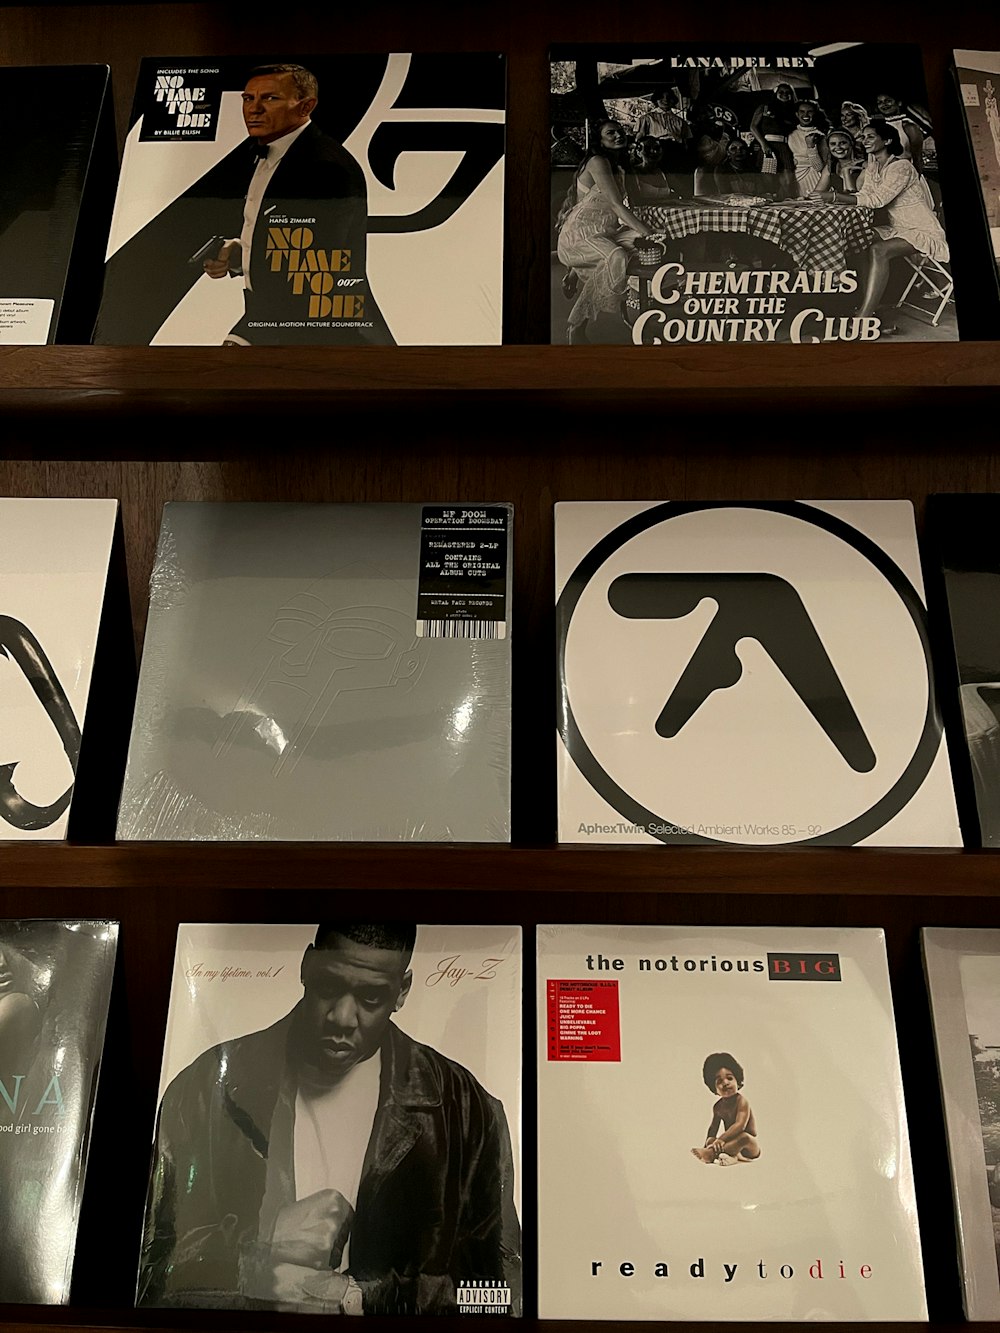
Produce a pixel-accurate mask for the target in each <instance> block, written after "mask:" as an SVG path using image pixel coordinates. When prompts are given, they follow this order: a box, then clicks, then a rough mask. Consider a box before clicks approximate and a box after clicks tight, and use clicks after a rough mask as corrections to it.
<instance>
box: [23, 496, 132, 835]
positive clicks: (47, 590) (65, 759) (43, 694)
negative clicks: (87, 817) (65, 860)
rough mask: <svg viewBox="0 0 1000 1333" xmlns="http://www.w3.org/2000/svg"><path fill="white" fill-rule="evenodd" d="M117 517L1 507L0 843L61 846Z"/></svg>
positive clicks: (70, 503)
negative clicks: (0, 739) (52, 842)
mask: <svg viewBox="0 0 1000 1333" xmlns="http://www.w3.org/2000/svg"><path fill="white" fill-rule="evenodd" d="M117 516H118V501H117V500H37V499H0V577H2V581H3V615H2V616H0V725H2V732H0V734H2V736H3V752H2V754H0V840H5V839H29V840H31V839H34V840H45V839H49V840H52V839H59V838H65V836H66V827H67V823H68V819H69V807H70V801H71V800H72V796H73V784H74V781H75V776H76V767H77V760H78V758H79V753H80V744H81V740H82V733H83V728H84V721H85V718H86V713H87V700H88V696H89V693H90V683H91V677H92V674H93V667H94V653H95V650H96V647H97V638H98V631H99V629H100V625H101V615H102V612H103V608H104V602H105V590H106V586H107V579H108V562H109V559H110V556H111V548H112V542H113V539H114V533H115V523H116V520H117Z"/></svg>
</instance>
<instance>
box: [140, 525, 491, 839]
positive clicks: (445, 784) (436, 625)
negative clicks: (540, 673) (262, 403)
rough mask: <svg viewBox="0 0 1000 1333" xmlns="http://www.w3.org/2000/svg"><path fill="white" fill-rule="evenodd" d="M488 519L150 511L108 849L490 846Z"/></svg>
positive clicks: (489, 551) (489, 571) (489, 574)
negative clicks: (235, 842)
mask: <svg viewBox="0 0 1000 1333" xmlns="http://www.w3.org/2000/svg"><path fill="white" fill-rule="evenodd" d="M512 517H513V511H512V509H511V506H510V505H506V504H483V505H472V504H453V505H440V504H428V505H420V504H239V503H233V504H213V503H193V504H183V503H181V504H169V505H167V506H166V507H165V509H164V515H163V523H162V526H161V529H160V541H159V547H158V550H157V555H156V562H155V565H154V569H153V574H152V578H151V580H150V610H149V622H148V625H147V628H146V640H145V645H144V647H143V654H142V667H141V670H140V674H139V690H138V698H137V701H136V710H135V717H134V720H133V727H132V738H131V743H130V745H129V754H128V765H127V769H126V774H125V783H124V789H123V793H122V799H121V804H120V806H119V814H118V837H119V838H122V839H153V840H163V839H166V840H169V839H174V838H202V839H215V840H223V841H227V840H230V839H241V838H245V839H258V838H259V839H279V840H291V841H305V840H310V839H319V840H325V839H348V840H353V841H374V842H393V841H408V840H418V841H425V842H426V841H431V842H504V841H507V840H509V838H510V638H509V635H508V629H509V626H510V579H511V568H510V563H509V561H508V542H509V540H510V536H511V521H512Z"/></svg>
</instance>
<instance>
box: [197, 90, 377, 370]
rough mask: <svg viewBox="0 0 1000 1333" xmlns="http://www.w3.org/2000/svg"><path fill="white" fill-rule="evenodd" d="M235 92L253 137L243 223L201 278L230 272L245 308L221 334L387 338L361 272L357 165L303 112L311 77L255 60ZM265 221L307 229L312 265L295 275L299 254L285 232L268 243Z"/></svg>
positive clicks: (363, 233) (254, 339)
mask: <svg viewBox="0 0 1000 1333" xmlns="http://www.w3.org/2000/svg"><path fill="white" fill-rule="evenodd" d="M242 96H243V120H244V123H245V125H246V127H247V133H248V134H249V136H250V140H251V143H252V145H253V153H252V154H251V155H250V160H249V163H248V169H249V170H250V180H249V184H248V187H247V192H246V197H245V199H244V201H243V209H242V219H240V220H241V223H242V225H241V226H240V228H239V231H238V233H237V231H236V228H235V226H234V227H233V228H232V230H231V232H230V233H229V239H227V240H226V241H225V242H224V244H223V245H222V247H221V249H220V250H219V251H218V253H217V254H216V255H214V256H211V257H209V258H207V259H206V260H205V261H204V270H205V272H206V273H207V274H208V275H209V277H211V278H229V277H234V278H237V279H239V280H240V281H242V283H243V285H244V291H245V300H246V311H245V314H244V316H243V318H242V319H241V320H240V321H239V323H238V324H237V325H236V326H235V328H234V329H233V330H232V332H231V333H230V334H229V337H228V338H226V339H225V340H224V341H225V343H226V344H227V345H231V346H232V345H237V346H238V345H244V346H245V345H247V344H248V343H249V344H252V343H273V342H280V343H288V342H291V343H299V342H310V343H315V342H319V343H335V344H342V343H365V342H370V341H373V342H391V341H392V338H391V336H389V335H388V330H387V329H385V327H384V325H383V324H382V321H381V317H380V316H379V315H378V312H377V311H376V310H375V303H374V300H373V298H372V295H371V292H370V291H369V288H368V281H367V276H366V272H365V263H366V242H367V229H368V204H367V193H366V188H365V178H364V173H363V172H362V170H361V168H360V167H359V166H358V164H357V162H355V160H354V158H353V157H351V155H350V153H348V152H347V151H346V149H344V148H343V147H342V146H341V145H340V144H338V143H337V142H336V141H335V140H333V139H331V138H330V136H329V135H327V134H324V133H323V132H322V130H320V129H319V128H318V127H317V126H316V125H314V124H313V122H312V120H311V119H310V117H311V115H312V112H313V111H314V110H315V108H316V105H317V103H318V101H319V88H318V85H317V82H316V78H315V76H314V75H313V74H312V73H311V72H310V71H309V70H307V69H305V68H304V67H303V66H302V65H293V64H275V65H262V66H260V67H259V68H258V69H256V70H254V71H253V72H252V73H251V75H250V78H249V79H248V80H247V83H246V87H245V88H244V90H243V94H242ZM236 220H237V219H236V214H235V211H234V214H233V221H234V222H235V221H236ZM271 228H277V229H280V230H281V231H282V232H285V233H292V234H294V232H295V230H296V229H302V230H308V232H309V233H311V235H312V238H313V240H312V245H311V246H310V245H306V246H304V247H303V249H304V250H306V251H310V252H311V253H312V254H313V255H317V256H322V258H321V259H320V261H319V262H320V267H319V269H318V270H308V269H307V271H306V272H305V273H301V272H299V273H298V282H296V272H297V271H296V270H294V268H293V266H294V265H295V264H296V263H297V262H301V261H299V259H298V256H296V257H295V258H292V257H291V256H292V255H294V253H295V252H294V249H291V248H290V247H288V246H287V236H286V238H285V240H286V248H281V247H275V246H273V245H271V244H269V240H273V239H274V233H273V232H272V231H271ZM300 234H301V233H300ZM324 261H325V262H326V263H327V264H329V265H330V267H331V268H333V269H334V271H333V272H330V271H329V270H328V269H326V268H324V266H323V265H324ZM335 265H340V267H339V268H335V267H334V266H335ZM290 269H292V271H290ZM317 311H318V312H319V314H316V313H315V312H317ZM316 319H326V320H329V321H330V327H329V328H323V329H322V330H320V329H318V328H317V327H316V324H315V322H314V321H315V320H316ZM376 327H377V328H378V330H379V332H378V334H376V333H375V329H376ZM317 334H318V335H319V336H318V337H317Z"/></svg>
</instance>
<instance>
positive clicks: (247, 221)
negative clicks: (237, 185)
mask: <svg viewBox="0 0 1000 1333" xmlns="http://www.w3.org/2000/svg"><path fill="white" fill-rule="evenodd" d="M310 124H312V122H311V121H308V120H307V121H306V122H305V125H299V126H298V128H297V129H294V130H291V131H290V132H289V133H288V134H283V135H282V136H281V138H280V139H275V141H274V142H273V143H269V144H268V145H267V156H266V157H261V158H258V159H257V165H256V167H254V172H253V175H252V176H251V178H250V188H249V189H248V190H247V198H246V203H245V204H244V206H243V230H242V231H241V232H240V254H241V256H242V264H241V267H242V269H243V285H244V287H246V289H247V291H248V292H250V291H253V285H252V284H251V281H250V247H251V243H252V242H253V229H254V227H255V226H256V225H257V214H258V213H259V212H260V205H261V201H262V200H263V198H264V192H265V191H266V190H267V187H268V185H270V183H271V177H272V176H273V175H274V172H275V168H276V167H277V166H278V164H279V163H280V161H281V159H282V158H283V157H284V156H285V154H286V153H287V152H288V150H289V148H291V146H292V144H293V143H294V142H295V140H296V139H297V138H298V137H299V135H300V134H301V133H302V131H303V130H304V129H305V128H306V125H310Z"/></svg>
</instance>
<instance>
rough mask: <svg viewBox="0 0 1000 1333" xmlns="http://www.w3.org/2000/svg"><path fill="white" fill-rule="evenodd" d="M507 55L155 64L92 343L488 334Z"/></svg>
mask: <svg viewBox="0 0 1000 1333" xmlns="http://www.w3.org/2000/svg"><path fill="white" fill-rule="evenodd" d="M505 96H506V79H505V61H504V57H503V56H501V55H499V54H495V53H485V54H476V53H456V54H452V55H432V54H420V55H415V54H408V53H393V54H388V55H387V54H381V55H345V54H340V55H336V56H333V55H329V56H303V57H301V58H299V57H295V56H289V55H287V54H284V55H282V54H274V53H272V54H270V55H266V56H260V57H245V58H244V57H232V56H227V57H216V58H212V59H207V58H189V57H177V58H168V57H163V58H152V57H150V58H147V59H145V60H143V61H142V64H141V66H140V73H139V79H138V83H137V86H136V93H135V101H134V104H133V111H132V117H131V121H130V129H129V133H128V137H127V139H126V142H125V151H124V155H123V158H122V170H121V178H120V183H119V188H118V197H117V200H116V203H115V211H114V217H113V219H112V224H111V236H110V239H109V242H108V262H107V269H106V277H105V288H104V301H103V304H102V307H101V314H100V317H99V320H98V323H97V329H96V333H95V338H94V341H95V342H98V343H111V344H115V343H118V344H126V345H129V344H148V343H153V344H165V345H178V344H179V345H218V344H220V343H227V344H229V345H233V346H243V345H247V344H250V345H253V344H258V343H278V344H293V345H296V346H324V345H333V346H362V345H368V344H380V345H384V344H392V343H399V344H449V345H462V344H477V343H478V344H482V343H499V342H500V339H501V316H502V290H503V284H502V270H503V158H504V108H505Z"/></svg>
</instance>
